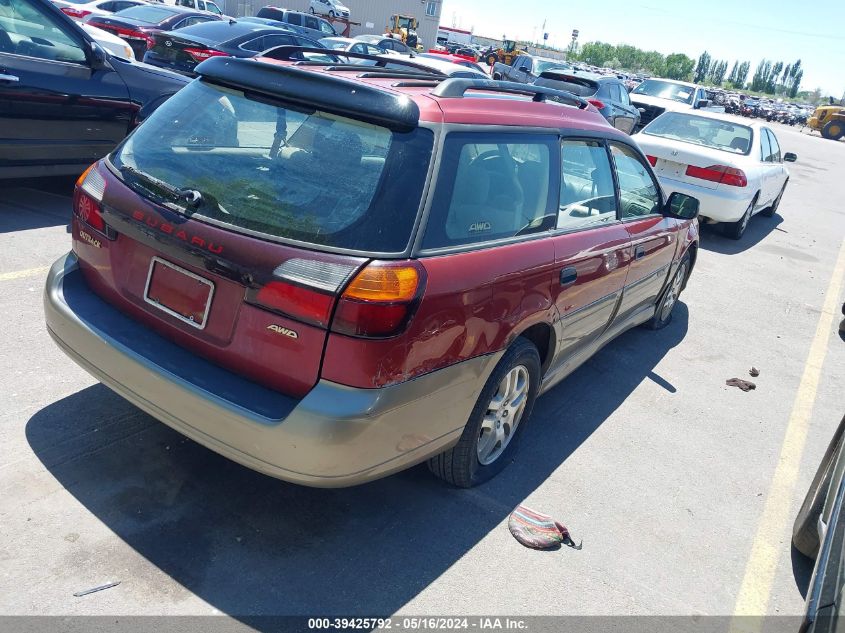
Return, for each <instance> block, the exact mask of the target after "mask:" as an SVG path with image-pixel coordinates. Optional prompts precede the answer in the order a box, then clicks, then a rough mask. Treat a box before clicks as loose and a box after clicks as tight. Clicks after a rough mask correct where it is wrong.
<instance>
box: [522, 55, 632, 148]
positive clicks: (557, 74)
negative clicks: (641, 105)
mask: <svg viewBox="0 0 845 633" xmlns="http://www.w3.org/2000/svg"><path fill="white" fill-rule="evenodd" d="M534 83H535V84H536V85H538V86H548V87H550V88H557V89H558V90H567V91H569V92H572V93H575V94H577V95H578V96H580V97H584V98H585V99H587V100H588V101H589V102H590V103H592V104H593V105H594V106H595V107H596V108H598V110H599V112H601V113H602V116H603V117H604V118H605V119H607V120H608V122H609V123H610V124H611V125H612V126H613V127H615V128H616V129H617V130H622V131H623V132H625V133H626V134H631V133H632V132H633V131H634V129H635V128H636V126H637V125H638V124H639V122H640V111H639V110H637V108H635V107H634V106H633V105H632V104H631V100H630V99H629V98H628V90H627V89H626V88H625V83H624V82H623V81H622V80H621V79H617V78H616V77H608V76H605V75H595V74H593V73H585V72H579V71H563V70H547V71H545V72H543V73H542V74H541V75H540V76H539V77H538V78H537V80H536V81H535V82H534Z"/></svg>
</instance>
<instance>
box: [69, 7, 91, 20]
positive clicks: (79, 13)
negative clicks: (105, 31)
mask: <svg viewBox="0 0 845 633" xmlns="http://www.w3.org/2000/svg"><path fill="white" fill-rule="evenodd" d="M62 13H64V14H65V15H69V16H70V17H72V18H84V17H85V16H86V15H91V12H90V11H85V10H84V9H74V8H73V7H62Z"/></svg>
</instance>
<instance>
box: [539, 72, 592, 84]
mask: <svg viewBox="0 0 845 633" xmlns="http://www.w3.org/2000/svg"><path fill="white" fill-rule="evenodd" d="M537 79H550V80H552V81H568V82H569V83H574V84H581V85H582V86H598V85H599V82H597V81H596V80H595V79H592V78H590V77H581V76H580V75H576V74H575V73H573V72H571V71H567V70H560V69H558V70H554V69H552V70H545V71H543V72H541V73H540V76H539V77H537Z"/></svg>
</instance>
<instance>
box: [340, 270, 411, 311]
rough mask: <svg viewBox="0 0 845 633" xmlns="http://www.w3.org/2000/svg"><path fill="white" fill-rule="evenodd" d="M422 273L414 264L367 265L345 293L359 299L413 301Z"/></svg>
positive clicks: (345, 296) (347, 297)
mask: <svg viewBox="0 0 845 633" xmlns="http://www.w3.org/2000/svg"><path fill="white" fill-rule="evenodd" d="M419 283H420V275H419V272H418V271H417V269H416V268H415V267H413V266H367V267H366V268H364V270H362V271H361V272H360V273H358V274H357V275H356V276H355V278H354V279H353V280H352V283H350V284H349V286H348V287H347V288H346V290H345V291H344V293H343V297H344V298H345V299H357V300H359V301H380V302H397V301H411V300H412V299H413V298H414V297H415V296H416V294H417V288H418V287H419Z"/></svg>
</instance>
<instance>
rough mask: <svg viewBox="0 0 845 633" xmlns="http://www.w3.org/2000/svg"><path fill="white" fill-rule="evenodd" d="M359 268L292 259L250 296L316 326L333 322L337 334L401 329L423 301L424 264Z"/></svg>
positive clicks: (381, 333) (378, 333) (372, 333)
mask: <svg viewBox="0 0 845 633" xmlns="http://www.w3.org/2000/svg"><path fill="white" fill-rule="evenodd" d="M356 270H357V266H355V265H351V264H338V263H331V262H319V261H314V260H306V259H298V258H295V259H290V260H288V261H286V262H285V263H284V264H282V265H281V266H279V267H278V268H277V269H276V270H275V271H274V272H273V279H272V280H271V281H270V282H268V283H266V284H265V285H263V286H261V287H260V288H258V289H252V290H250V291H249V292H248V294H247V301H249V302H250V303H252V304H255V305H257V306H259V307H262V308H265V309H268V310H272V311H274V312H278V313H281V314H284V315H286V316H289V317H291V318H294V319H296V320H298V321H302V322H304V323H310V324H312V325H316V326H318V327H323V328H327V327H328V326H329V324H330V323H331V329H332V331H333V332H337V333H338V334H346V335H349V336H359V337H374V338H384V337H388V336H394V335H396V334H398V333H399V332H401V331H402V329H404V327H405V326H406V325H407V324H408V321H409V320H410V318H411V316H412V315H413V313H414V310H415V309H416V307H417V304H418V303H419V298H420V296H421V295H422V292H423V289H424V286H425V270H424V269H423V268H422V266H420V265H419V264H418V263H416V262H402V263H392V262H373V263H370V264H369V265H367V266H366V267H365V268H363V269H361V270H360V272H358V274H356V275H355V276H354V277H352V275H353V274H354V273H355V271H356ZM350 277H352V280H351V281H349V279H350ZM347 282H348V284H347ZM344 286H346V288H345V289H344V290H343V293H342V294H340V296H339V297H338V293H339V292H340V289H341V288H343V287H344ZM335 304H337V305H336V306H335ZM332 311H334V317H332Z"/></svg>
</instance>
